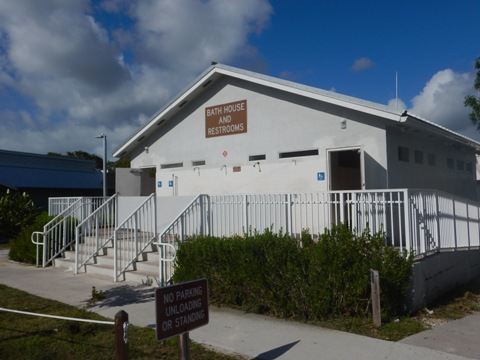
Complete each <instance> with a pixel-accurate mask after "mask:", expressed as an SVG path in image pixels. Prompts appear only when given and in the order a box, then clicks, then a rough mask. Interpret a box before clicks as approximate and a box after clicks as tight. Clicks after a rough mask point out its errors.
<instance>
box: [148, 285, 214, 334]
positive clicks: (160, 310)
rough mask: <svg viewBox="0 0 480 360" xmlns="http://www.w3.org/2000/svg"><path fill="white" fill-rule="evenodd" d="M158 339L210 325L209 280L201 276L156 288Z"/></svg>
mask: <svg viewBox="0 0 480 360" xmlns="http://www.w3.org/2000/svg"><path fill="white" fill-rule="evenodd" d="M155 312H156V319H157V324H156V328H157V340H158V341H162V340H166V339H168V338H171V337H173V336H177V335H180V334H183V333H186V332H188V331H190V330H193V329H196V328H198V327H200V326H203V325H206V324H208V282H207V279H199V280H194V281H189V282H184V283H180V284H175V285H171V286H166V287H161V288H158V289H157V290H156V291H155Z"/></svg>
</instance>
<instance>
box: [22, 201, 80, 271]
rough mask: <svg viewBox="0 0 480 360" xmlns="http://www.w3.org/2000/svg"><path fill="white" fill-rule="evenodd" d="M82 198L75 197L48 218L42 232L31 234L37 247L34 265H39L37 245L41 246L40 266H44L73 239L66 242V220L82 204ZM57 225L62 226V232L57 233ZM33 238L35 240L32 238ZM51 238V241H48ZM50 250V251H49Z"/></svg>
mask: <svg viewBox="0 0 480 360" xmlns="http://www.w3.org/2000/svg"><path fill="white" fill-rule="evenodd" d="M83 201H84V198H77V200H75V201H74V202H73V203H72V204H70V205H69V206H68V207H67V208H66V209H64V210H63V211H61V212H60V213H59V214H57V215H56V216H55V217H54V218H53V219H52V220H50V221H49V222H48V223H47V224H45V225H44V227H43V232H41V231H35V232H33V233H32V235H31V241H32V243H33V244H35V245H36V247H37V249H36V250H37V256H36V257H37V259H36V265H37V266H39V265H40V264H39V263H40V261H39V255H40V254H39V247H40V246H42V250H43V251H42V267H46V266H47V265H48V264H49V263H50V262H52V261H53V260H54V259H55V258H56V257H57V256H58V255H59V254H62V253H63V252H64V251H65V249H66V248H68V247H69V246H70V245H71V243H72V242H73V241H70V242H67V239H66V238H67V236H66V232H67V227H68V226H67V221H68V219H69V218H70V217H71V215H72V214H75V213H76V212H77V210H78V207H79V205H80V207H81V206H82V204H83ZM57 227H63V232H62V234H58V233H57V231H56V229H57ZM40 235H42V237H43V239H42V241H41V242H40V241H39V240H38V238H39V236H40ZM34 238H35V240H34ZM49 239H52V241H49ZM50 250H51V251H50Z"/></svg>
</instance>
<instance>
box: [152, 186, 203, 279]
mask: <svg viewBox="0 0 480 360" xmlns="http://www.w3.org/2000/svg"><path fill="white" fill-rule="evenodd" d="M209 199H210V197H209V196H208V195H199V196H197V197H196V198H195V199H193V200H192V201H191V202H190V204H188V205H187V206H186V207H185V208H184V209H183V210H182V211H181V212H180V215H179V216H178V217H177V218H176V219H175V220H173V221H172V222H171V223H170V225H168V226H167V227H166V229H165V230H164V231H163V232H162V233H161V234H160V236H159V242H158V243H157V246H158V252H159V279H158V281H159V285H160V286H164V285H167V283H168V282H169V281H170V280H171V278H172V275H173V261H174V260H175V254H176V249H177V244H178V242H182V241H184V240H185V239H186V238H187V237H188V236H192V235H207V234H211V230H210V219H209V210H208V209H209V208H210V205H211V204H210V203H209Z"/></svg>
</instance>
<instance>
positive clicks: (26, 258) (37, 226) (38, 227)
mask: <svg viewBox="0 0 480 360" xmlns="http://www.w3.org/2000/svg"><path fill="white" fill-rule="evenodd" d="M52 218H53V217H52V216H50V215H48V214H47V213H46V212H43V213H40V214H39V215H38V216H37V217H36V218H35V221H34V222H33V224H31V225H29V226H25V227H24V228H23V229H22V230H21V231H20V233H19V234H18V236H17V237H16V238H15V239H13V240H12V241H11V242H10V252H9V258H10V259H12V260H15V261H19V262H25V263H30V264H35V263H36V254H37V249H36V245H35V244H33V243H32V240H31V237H32V233H33V232H34V231H43V227H44V226H45V224H47V223H48V222H49V221H50V220H51V219H52Z"/></svg>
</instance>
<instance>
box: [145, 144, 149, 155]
mask: <svg viewBox="0 0 480 360" xmlns="http://www.w3.org/2000/svg"><path fill="white" fill-rule="evenodd" d="M148 151H149V148H148V146H145V152H146V153H147V154H148Z"/></svg>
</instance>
